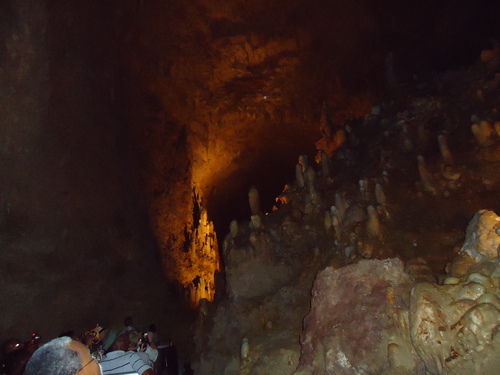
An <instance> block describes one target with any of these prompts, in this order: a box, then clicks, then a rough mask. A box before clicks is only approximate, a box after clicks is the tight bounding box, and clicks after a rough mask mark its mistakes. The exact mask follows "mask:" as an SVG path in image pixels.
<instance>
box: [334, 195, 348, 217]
mask: <svg viewBox="0 0 500 375" xmlns="http://www.w3.org/2000/svg"><path fill="white" fill-rule="evenodd" d="M335 207H336V208H337V217H338V219H339V222H342V220H343V219H344V213H345V210H347V208H348V207H349V203H348V202H347V200H346V199H345V198H344V197H343V196H342V194H340V193H337V194H335Z"/></svg>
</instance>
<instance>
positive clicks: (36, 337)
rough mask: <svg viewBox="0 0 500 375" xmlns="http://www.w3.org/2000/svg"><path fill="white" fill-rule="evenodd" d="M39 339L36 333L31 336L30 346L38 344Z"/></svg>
mask: <svg viewBox="0 0 500 375" xmlns="http://www.w3.org/2000/svg"><path fill="white" fill-rule="evenodd" d="M40 339H41V336H39V335H37V334H36V333H32V334H31V344H38V342H39V341H40Z"/></svg>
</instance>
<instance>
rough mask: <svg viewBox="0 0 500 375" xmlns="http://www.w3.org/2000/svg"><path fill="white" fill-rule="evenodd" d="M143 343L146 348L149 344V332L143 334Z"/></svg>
mask: <svg viewBox="0 0 500 375" xmlns="http://www.w3.org/2000/svg"><path fill="white" fill-rule="evenodd" d="M141 342H142V345H143V346H146V345H148V344H149V338H148V333H147V332H144V333H143V334H142V338H141Z"/></svg>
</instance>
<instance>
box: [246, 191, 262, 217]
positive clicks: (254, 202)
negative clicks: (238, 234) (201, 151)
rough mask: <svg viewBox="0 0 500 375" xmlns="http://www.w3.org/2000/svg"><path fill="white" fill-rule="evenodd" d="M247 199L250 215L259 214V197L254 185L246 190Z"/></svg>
mask: <svg viewBox="0 0 500 375" xmlns="http://www.w3.org/2000/svg"><path fill="white" fill-rule="evenodd" d="M248 201H249V203H250V211H251V213H252V215H260V213H261V211H260V197H259V192H258V191H257V189H256V188H255V186H252V187H251V188H250V190H249V192H248Z"/></svg>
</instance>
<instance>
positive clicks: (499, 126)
mask: <svg viewBox="0 0 500 375" xmlns="http://www.w3.org/2000/svg"><path fill="white" fill-rule="evenodd" d="M493 126H494V128H495V133H497V136H499V137H500V121H495V124H494V125H493Z"/></svg>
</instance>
